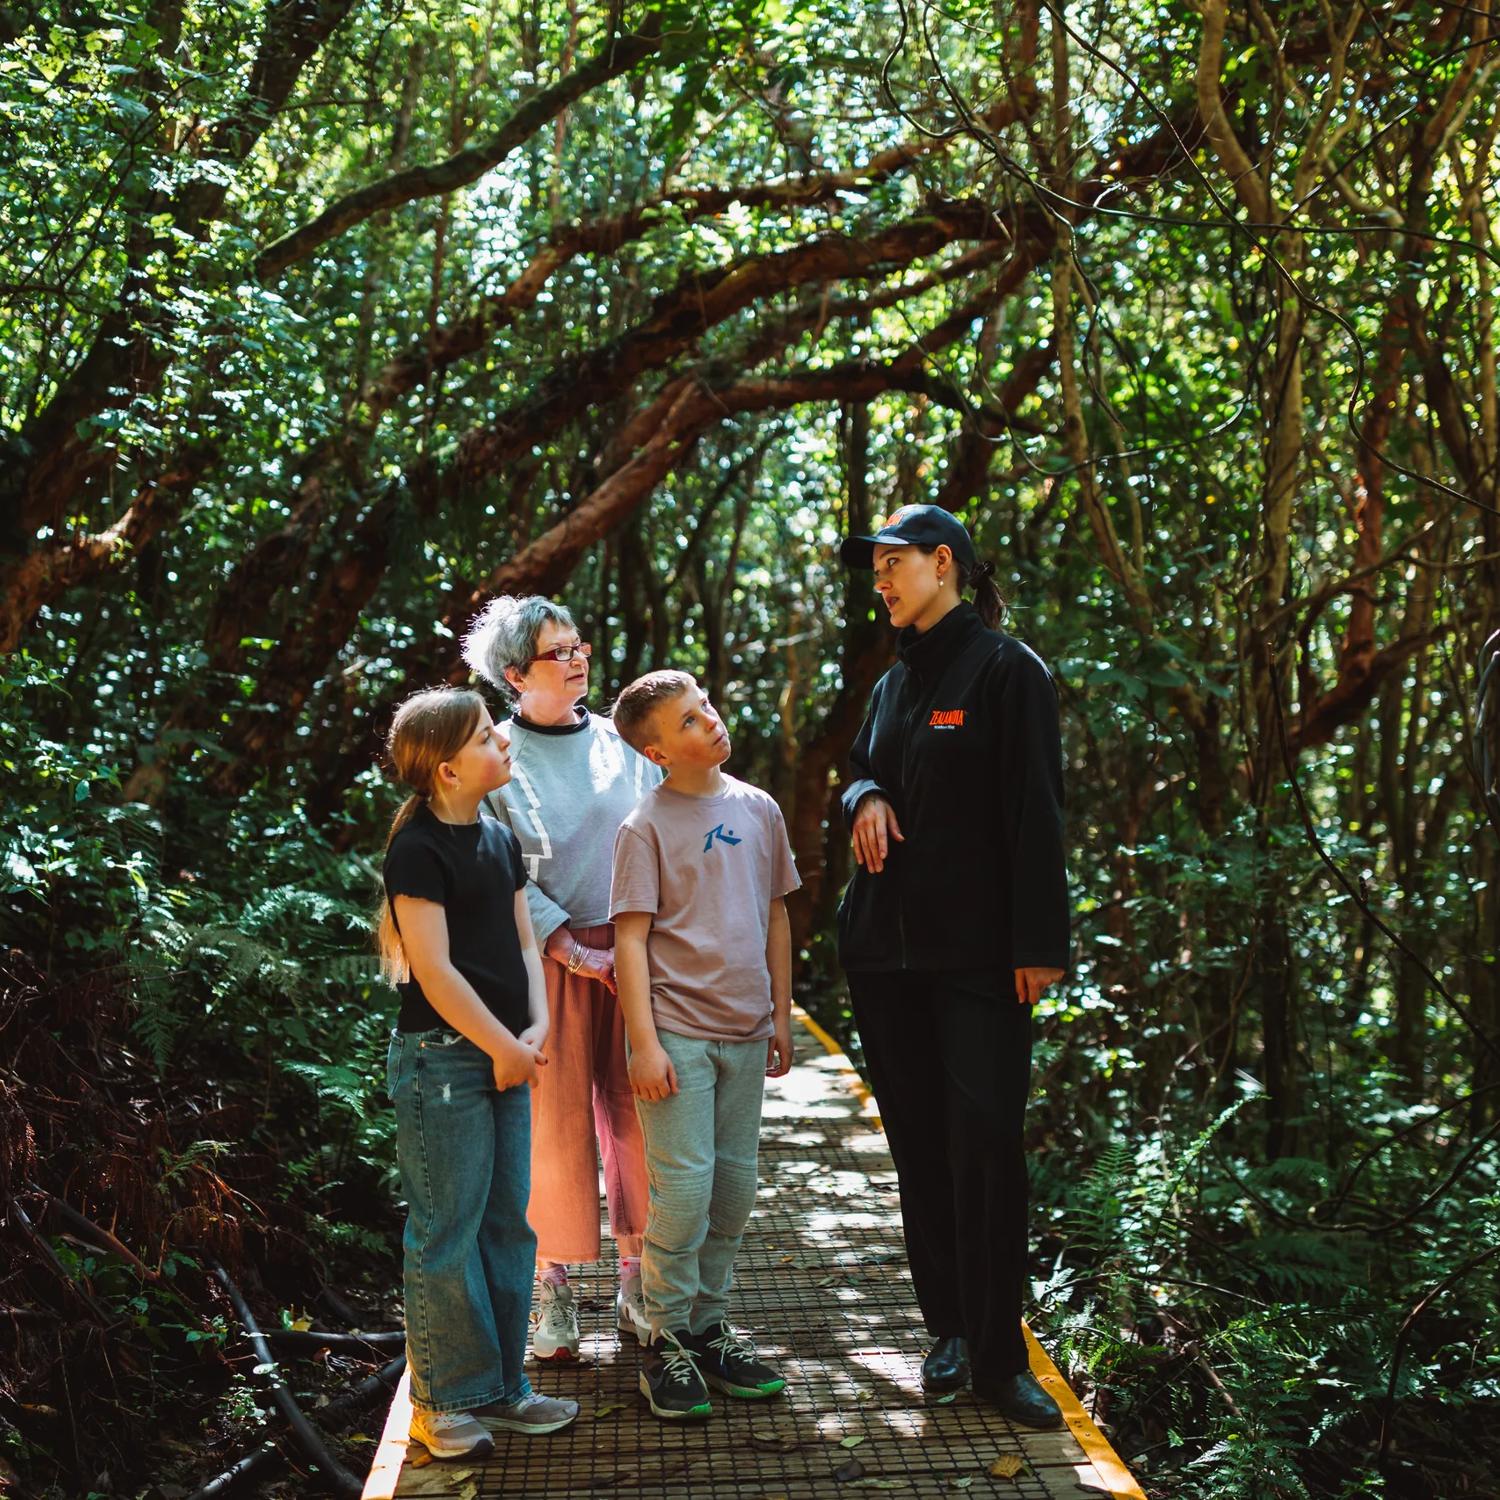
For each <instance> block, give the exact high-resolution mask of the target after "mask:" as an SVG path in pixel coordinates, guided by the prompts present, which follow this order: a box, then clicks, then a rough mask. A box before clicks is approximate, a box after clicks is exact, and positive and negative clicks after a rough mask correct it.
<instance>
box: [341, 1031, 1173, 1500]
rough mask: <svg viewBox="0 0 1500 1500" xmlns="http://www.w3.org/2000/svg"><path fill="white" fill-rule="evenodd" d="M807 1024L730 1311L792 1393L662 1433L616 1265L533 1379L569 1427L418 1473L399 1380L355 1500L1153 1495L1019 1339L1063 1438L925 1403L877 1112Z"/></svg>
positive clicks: (587, 1283)
mask: <svg viewBox="0 0 1500 1500" xmlns="http://www.w3.org/2000/svg"><path fill="white" fill-rule="evenodd" d="M799 1019H800V1020H802V1022H803V1024H804V1025H805V1026H806V1028H807V1031H808V1036H807V1037H806V1038H804V1046H803V1053H804V1055H803V1056H802V1058H801V1059H800V1060H799V1061H798V1063H797V1065H796V1067H795V1068H794V1069H793V1070H792V1072H791V1073H790V1074H789V1075H788V1076H787V1077H786V1078H784V1079H780V1080H774V1081H771V1082H769V1083H768V1085H767V1090H766V1110H765V1125H764V1130H763V1135H762V1144H761V1189H760V1194H759V1196H758V1198H757V1200H756V1207H755V1213H754V1215H753V1217H752V1220H751V1224H750V1229H749V1231H748V1233H747V1235H746V1240H745V1248H744V1252H743V1254H742V1256H741V1259H740V1262H739V1265H738V1267H737V1271H736V1281H737V1285H736V1289H735V1307H734V1316H735V1319H736V1322H737V1323H739V1324H740V1325H741V1326H743V1327H745V1328H747V1329H749V1330H750V1331H751V1332H752V1334H753V1335H754V1337H755V1339H756V1341H757V1343H758V1344H759V1346H760V1348H761V1350H762V1352H764V1353H765V1354H766V1355H767V1356H768V1357H770V1358H771V1359H773V1360H775V1361H776V1362H777V1363H779V1364H780V1365H781V1366H782V1367H783V1369H784V1371H785V1373H786V1376H787V1381H788V1389H787V1392H786V1393H785V1395H783V1396H780V1397H776V1398H774V1399H773V1400H771V1401H766V1402H738V1401H730V1400H728V1399H727V1398H723V1397H716V1398H715V1413H714V1416H713V1417H712V1418H711V1419H710V1420H709V1421H708V1422H706V1423H698V1424H694V1425H692V1426H687V1427H676V1426H672V1425H669V1424H667V1423H662V1422H658V1421H656V1420H655V1419H654V1418H653V1417H652V1416H651V1415H650V1413H649V1412H648V1411H647V1410H646V1406H645V1403H644V1401H643V1400H642V1399H641V1398H640V1396H639V1395H638V1394H637V1392H636V1384H635V1383H636V1375H637V1371H638V1366H639V1356H638V1354H637V1352H636V1350H635V1349H634V1347H627V1348H623V1349H622V1348H621V1347H620V1345H619V1342H618V1340H617V1339H616V1336H615V1332H614V1329H613V1311H614V1301H613V1292H614V1289H613V1283H612V1277H613V1264H612V1263H606V1264H605V1265H603V1266H599V1267H588V1268H585V1270H584V1273H583V1274H582V1275H581V1276H580V1277H579V1278H578V1279H577V1283H576V1284H577V1286H578V1292H579V1321H580V1324H581V1325H582V1329H583V1334H584V1340H583V1347H582V1351H581V1352H582V1355H583V1358H582V1360H581V1361H580V1362H579V1363H578V1364H577V1365H557V1364H549V1365H545V1366H542V1367H540V1369H539V1370H538V1369H537V1368H536V1367H533V1372H532V1373H533V1381H534V1383H535V1384H537V1385H538V1386H539V1387H540V1388H541V1389H542V1390H544V1391H545V1392H546V1393H547V1394H549V1395H559V1396H572V1397H574V1398H575V1399H577V1400H578V1401H580V1402H581V1403H582V1406H583V1415H582V1416H581V1417H580V1419H579V1421H578V1422H577V1423H576V1424H575V1425H574V1426H573V1427H572V1428H570V1429H568V1430H567V1431H566V1432H562V1433H558V1434H556V1435H555V1436H553V1437H550V1438H533V1439H527V1438H522V1437H515V1436H507V1435H501V1436H499V1437H497V1440H496V1442H497V1446H496V1451H495V1453H494V1455H493V1456H492V1457H491V1458H490V1459H489V1460H488V1461H487V1462H485V1463H483V1464H466V1463H464V1462H462V1461H460V1462H458V1463H431V1462H426V1463H424V1462H422V1460H425V1459H426V1457H427V1456H426V1454H425V1453H423V1452H421V1450H420V1449H418V1450H415V1456H412V1455H409V1454H408V1451H407V1441H406V1433H407V1426H408V1423H409V1422H410V1417H411V1407H410V1399H409V1396H408V1392H407V1385H406V1381H405V1380H403V1381H402V1383H401V1387H400V1389H399V1390H398V1391H397V1393H396V1398H395V1400H394V1401H393V1403H392V1405H391V1410H390V1414H389V1417H388V1419H387V1421H386V1426H385V1433H384V1436H383V1437H382V1439H381V1443H380V1447H379V1450H378V1452H377V1454H376V1459H375V1464H374V1467H373V1468H372V1469H371V1471H370V1477H369V1480H368V1482H367V1484H366V1486H365V1491H364V1497H365V1500H392V1497H406V1496H428V1497H432V1500H482V1497H492V1496H493V1497H512V1496H515V1497H526V1500H544V1497H546V1500H551V1497H556V1500H573V1497H583V1496H591V1495H601V1494H617V1495H621V1496H627V1497H632V1500H647V1497H649V1500H705V1497H709V1496H712V1497H715V1500H719V1497H724V1500H821V1497H824V1496H834V1495H841V1496H848V1497H851V1500H852V1497H854V1496H858V1495H863V1494H867V1493H879V1492H884V1493H889V1494H892V1495H906V1496H913V1497H925V1496H939V1495H941V1496H945V1497H952V1496H955V1495H965V1494H966V1495H971V1496H975V1497H979V1496H1004V1497H1009V1500H1084V1497H1091V1500H1144V1496H1143V1495H1142V1492H1141V1490H1140V1488H1139V1487H1138V1486H1137V1485H1136V1483H1135V1481H1134V1480H1133V1479H1132V1478H1131V1477H1130V1474H1129V1471H1128V1470H1127V1469H1126V1468H1125V1466H1124V1465H1123V1464H1122V1463H1121V1462H1120V1460H1119V1458H1118V1457H1116V1455H1115V1453H1114V1452H1113V1450H1112V1449H1111V1448H1110V1446H1109V1443H1108V1442H1107V1441H1106V1440H1105V1438H1104V1437H1103V1436H1102V1435H1101V1434H1100V1432H1099V1430H1098V1429H1097V1427H1095V1426H1094V1424H1093V1422H1092V1421H1091V1420H1090V1419H1089V1417H1088V1415H1087V1413H1086V1412H1084V1410H1083V1408H1082V1407H1081V1406H1080V1405H1079V1403H1078V1401H1077V1399H1076V1397H1074V1395H1073V1393H1072V1391H1071V1390H1069V1388H1068V1386H1067V1384H1066V1382H1064V1380H1063V1379H1062V1377H1061V1375H1060V1374H1059V1373H1058V1371H1057V1369H1056V1367H1055V1366H1054V1365H1053V1364H1052V1361H1051V1360H1050V1359H1048V1358H1047V1355H1046V1354H1045V1352H1044V1351H1043V1350H1042V1348H1041V1346H1040V1345H1039V1344H1037V1342H1036V1340H1035V1339H1034V1338H1032V1337H1031V1334H1030V1331H1029V1330H1028V1332H1027V1339H1028V1343H1029V1346H1030V1349H1031V1361H1032V1369H1033V1371H1034V1372H1035V1374H1036V1375H1037V1378H1038V1379H1039V1380H1041V1381H1042V1383H1043V1384H1044V1385H1045V1386H1046V1387H1047V1388H1048V1390H1050V1391H1051V1393H1052V1395H1053V1396H1054V1397H1056V1398H1057V1400H1058V1401H1059V1403H1060V1404H1061V1405H1062V1407H1063V1413H1064V1415H1065V1416H1066V1418H1067V1422H1068V1425H1067V1428H1066V1429H1065V1430H1064V1431H1061V1432H1053V1433H1035V1432H1028V1431H1026V1430H1025V1429H1024V1428H1016V1427H1012V1426H1011V1424H1010V1423H1008V1422H1006V1421H1005V1419H1004V1418H1003V1417H1001V1416H999V1415H998V1413H996V1412H994V1411H993V1410H991V1409H989V1408H987V1407H985V1406H983V1405H982V1404H981V1403H979V1402H977V1401H975V1399H974V1398H973V1397H972V1396H971V1395H969V1394H968V1393H967V1392H965V1393H963V1394H961V1395H959V1396H957V1397H956V1398H953V1399H951V1400H950V1401H948V1402H947V1403H945V1404H939V1403H935V1402H931V1401H929V1400H927V1398H926V1397H925V1396H924V1395H923V1393H922V1390H921V1387H920V1383H919V1379H918V1371H919V1367H920V1363H921V1358H922V1354H923V1352H924V1348H925V1334H924V1331H923V1329H922V1324H921V1318H920V1315H919V1314H918V1312H917V1309H916V1299H915V1297H914V1296H913V1294H912V1288H911V1275H910V1272H909V1271H908V1270H907V1268H906V1260H905V1253H904V1250H903V1247H902V1240H901V1218H900V1205H899V1202H898V1199H897V1192H896V1177H895V1172H894V1171H893V1170H892V1168H891V1162H890V1156H889V1153H888V1151H887V1150H886V1145H885V1138H884V1136H883V1135H882V1134H881V1132H880V1124H879V1118H878V1116H877V1115H876V1113H875V1108H874V1103H873V1101H872V1100H871V1099H870V1097H869V1095H868V1093H867V1092H866V1091H865V1090H864V1089H863V1086H862V1084H860V1082H859V1079H858V1075H857V1074H855V1073H854V1072H853V1070H852V1069H851V1068H850V1066H849V1064H848V1061H847V1060H846V1059H845V1058H844V1057H843V1055H842V1053H840V1052H839V1050H838V1047H837V1045H836V1044H835V1043H834V1042H833V1040H832V1039H831V1038H829V1037H828V1036H827V1035H826V1033H824V1032H822V1031H821V1030H820V1029H819V1028H818V1027H817V1026H815V1025H814V1024H813V1023H812V1022H811V1021H810V1020H809V1019H808V1018H807V1017H805V1016H800V1015H799ZM813 1038H816V1041H817V1043H818V1044H819V1046H818V1047H816V1048H815V1047H814V1045H813V1044H812V1039H813ZM1006 1456H1015V1457H1017V1458H1019V1459H1020V1460H1021V1461H1022V1465H1023V1467H1022V1468H1021V1471H1020V1473H1019V1474H1017V1475H1016V1476H1015V1477H1014V1478H1005V1477H1000V1476H997V1475H995V1474H993V1473H992V1472H991V1470H992V1466H993V1465H994V1464H995V1463H996V1461H997V1460H998V1459H1001V1458H1004V1457H1006Z"/></svg>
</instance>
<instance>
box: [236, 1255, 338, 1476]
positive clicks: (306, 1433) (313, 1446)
mask: <svg viewBox="0 0 1500 1500" xmlns="http://www.w3.org/2000/svg"><path fill="white" fill-rule="evenodd" d="M209 1268H210V1269H211V1270H212V1271H213V1273H214V1276H215V1277H216V1278H217V1279H218V1282H219V1284H220V1285H221V1286H222V1287H223V1288H224V1290H225V1291H226V1292H228V1294H229V1300H230V1302H231V1303H233V1305H234V1310H235V1313H236V1315H237V1316H238V1318H239V1320H240V1323H241V1324H242V1325H243V1327H244V1330H245V1336H246V1338H248V1339H249V1341H250V1346H251V1348H253V1349H254V1350H255V1353H256V1356H257V1358H258V1359H259V1360H260V1363H261V1364H262V1365H263V1366H264V1367H265V1368H264V1369H263V1371H262V1373H263V1374H264V1375H265V1377H266V1381H267V1383H268V1384H269V1386H270V1390H271V1399H272V1400H273V1401H274V1402H275V1403H276V1406H277V1408H278V1409H279V1410H280V1412H281V1415H282V1416H283V1417H285V1418H286V1423H287V1426H288V1427H289V1428H290V1429H291V1431H292V1435H293V1436H294V1437H295V1438H296V1440H297V1444H298V1446H299V1447H300V1448H301V1449H302V1451H303V1453H305V1454H306V1455H307V1458H308V1460H309V1461H310V1462H311V1463H312V1464H313V1466H314V1467H315V1468H316V1470H317V1473H318V1478H319V1479H321V1480H322V1481H323V1483H324V1484H325V1485H326V1486H327V1487H328V1489H329V1490H331V1491H332V1492H333V1493H334V1494H335V1495H338V1496H340V1497H347V1500H359V1496H360V1493H361V1492H362V1491H363V1489H364V1486H363V1485H362V1484H361V1483H360V1482H359V1480H357V1479H356V1478H355V1477H354V1475H353V1474H351V1473H350V1472H349V1471H348V1469H346V1468H345V1467H344V1466H343V1465H342V1464H341V1463H340V1462H339V1461H338V1460H337V1459H336V1458H335V1457H334V1456H333V1455H332V1454H331V1453H330V1452H329V1451H328V1445H327V1443H325V1442H324V1441H323V1435H322V1434H321V1433H320V1432H319V1431H318V1430H317V1428H316V1427H314V1426H313V1425H312V1423H311V1422H309V1421H308V1420H307V1418H306V1416H305V1415H303V1411H302V1408H301V1407H300V1406H298V1405H297V1401H296V1398H295V1397H294V1396H293V1395H292V1393H291V1391H290V1390H289V1389H288V1387H287V1384H286V1382H285V1381H284V1380H283V1379H282V1378H281V1374H280V1371H279V1369H278V1367H277V1364H276V1360H275V1358H274V1356H273V1355H272V1353H271V1345H270V1341H269V1340H268V1339H267V1338H266V1336H265V1334H263V1333H262V1332H261V1331H260V1327H259V1325H258V1324H257V1323H256V1321H255V1315H254V1314H253V1313H252V1312H251V1311H250V1306H249V1304H248V1303H247V1302H246V1301H245V1299H244V1297H243V1296H242V1295H241V1293H240V1289H239V1288H238V1287H237V1286H236V1285H235V1284H234V1282H233V1281H231V1280H230V1278H229V1273H228V1272H227V1271H226V1270H225V1269H224V1267H223V1266H221V1265H219V1264H218V1263H217V1262H216V1261H211V1262H210V1263H209Z"/></svg>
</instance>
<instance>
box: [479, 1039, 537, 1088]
mask: <svg viewBox="0 0 1500 1500" xmlns="http://www.w3.org/2000/svg"><path fill="white" fill-rule="evenodd" d="M492 1061H493V1062H494V1065H495V1087H496V1088H497V1089H498V1090H499V1091H500V1092H501V1093H502V1094H503V1093H504V1092H505V1091H506V1089H513V1088H516V1087H518V1086H519V1085H521V1084H523V1083H529V1084H530V1085H531V1086H532V1088H535V1087H536V1070H537V1069H538V1068H543V1067H546V1065H547V1059H546V1057H545V1056H544V1055H543V1054H542V1053H540V1052H539V1051H537V1049H536V1048H535V1047H530V1046H527V1044H526V1043H525V1042H523V1041H520V1040H517V1041H516V1042H515V1044H514V1045H513V1046H510V1047H507V1048H506V1049H505V1050H504V1051H503V1052H497V1053H495V1054H494V1056H493V1058H492Z"/></svg>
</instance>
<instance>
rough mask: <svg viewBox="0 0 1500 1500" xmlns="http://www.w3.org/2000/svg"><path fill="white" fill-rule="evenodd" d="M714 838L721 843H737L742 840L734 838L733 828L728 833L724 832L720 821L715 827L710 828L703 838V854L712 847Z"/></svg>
mask: <svg viewBox="0 0 1500 1500" xmlns="http://www.w3.org/2000/svg"><path fill="white" fill-rule="evenodd" d="M715 839H718V841H719V842H720V843H721V844H738V843H740V842H742V841H741V840H740V839H737V838H735V836H734V829H732V828H731V829H730V830H729V832H728V833H725V832H724V825H723V824H722V823H720V824H719V825H718V827H717V828H710V829H709V831H708V837H707V838H706V839H704V840H703V852H704V853H705V854H707V853H708V851H709V850H710V849H712V848H713V846H714V840H715Z"/></svg>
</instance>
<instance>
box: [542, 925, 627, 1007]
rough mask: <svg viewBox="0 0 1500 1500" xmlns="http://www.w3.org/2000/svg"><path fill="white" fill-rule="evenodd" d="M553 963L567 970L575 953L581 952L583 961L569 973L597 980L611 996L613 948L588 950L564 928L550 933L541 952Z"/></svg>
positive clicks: (613, 970)
mask: <svg viewBox="0 0 1500 1500" xmlns="http://www.w3.org/2000/svg"><path fill="white" fill-rule="evenodd" d="M543 951H544V952H545V953H546V955H547V957H548V958H550V959H551V960H552V961H553V962H554V963H559V964H561V965H562V966H563V968H565V969H566V968H567V967H568V964H569V962H570V961H571V960H572V959H573V957H574V955H575V952H577V951H581V952H582V954H583V960H582V962H581V963H579V964H578V965H577V966H576V967H575V968H574V969H573V970H572V971H571V972H572V973H574V974H582V975H583V977H584V978H585V979H597V980H598V981H599V983H600V984H602V985H603V986H604V987H605V989H607V990H608V991H609V992H610V994H611V995H613V994H615V993H617V991H616V989H615V950H614V949H613V948H590V947H589V946H588V944H587V943H580V942H579V941H578V939H577V938H576V937H574V936H573V934H572V933H571V932H569V931H568V929H567V928H566V927H559V928H557V929H556V931H554V932H552V933H551V934H550V935H549V936H548V938H547V943H546V947H545V949H544V950H543Z"/></svg>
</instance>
